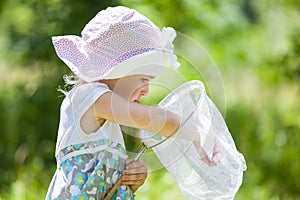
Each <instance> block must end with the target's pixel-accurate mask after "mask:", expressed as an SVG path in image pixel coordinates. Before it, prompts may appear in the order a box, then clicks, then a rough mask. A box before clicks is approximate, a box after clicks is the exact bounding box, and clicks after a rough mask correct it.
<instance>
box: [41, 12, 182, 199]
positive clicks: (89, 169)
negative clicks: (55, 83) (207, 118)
mask: <svg viewBox="0 0 300 200" xmlns="http://www.w3.org/2000/svg"><path fill="white" fill-rule="evenodd" d="M81 35H82V36H81V37H78V36H72V35H69V36H58V37H53V44H54V47H55V50H56V53H57V55H58V56H59V58H60V59H62V60H63V61H64V62H65V64H66V65H67V66H68V67H69V68H70V69H71V70H72V71H73V73H74V74H75V75H76V77H77V78H78V82H79V84H76V85H75V87H74V88H73V89H72V90H71V91H70V92H68V93H67V94H66V97H65V99H64V100H63V102H62V105H61V111H60V113H61V114H60V123H59V130H58V137H57V144H56V153H55V156H56V160H57V170H56V172H55V175H54V177H53V179H52V181H51V184H50V187H49V189H48V193H47V196H46V199H103V197H104V196H105V195H106V194H107V192H108V191H109V190H110V189H111V188H112V186H113V185H114V184H115V183H116V182H117V180H118V179H119V178H120V177H121V175H122V174H123V178H122V180H123V184H124V185H121V186H120V187H119V188H118V190H117V191H116V192H115V193H114V195H113V197H112V199H133V192H134V191H135V190H136V189H137V188H138V187H139V186H140V185H141V184H143V182H144V181H145V178H146V177H145V173H142V171H143V170H145V166H144V165H143V163H141V162H131V161H126V150H125V145H124V140H123V137H122V133H121V129H120V125H124V126H130V127H135V128H138V129H144V130H147V131H151V132H155V133H158V134H161V135H163V136H168V135H171V134H172V133H173V132H175V130H176V129H177V128H178V127H179V124H180V121H181V119H180V117H179V116H178V115H176V114H174V113H172V112H170V111H166V110H162V109H160V108H157V107H150V106H145V105H141V104H139V102H140V100H141V97H142V96H146V95H147V94H148V86H149V81H151V79H153V78H154V77H156V76H158V75H160V74H162V73H163V71H164V68H165V66H166V65H173V66H174V67H177V62H176V56H175V55H174V54H173V45H172V41H173V39H174V37H175V31H174V30H173V29H171V28H164V29H163V30H162V31H161V30H160V29H159V28H158V27H157V26H155V25H154V24H153V23H152V22H151V21H150V20H149V19H147V18H146V17H144V16H143V15H141V14H140V13H138V12H136V11H135V10H132V9H129V8H126V7H113V8H107V9H106V10H103V11H101V12H99V13H98V14H97V15H96V16H95V18H93V19H92V20H91V21H90V22H89V23H88V24H87V25H86V26H85V28H84V29H83V30H82V33H81Z"/></svg>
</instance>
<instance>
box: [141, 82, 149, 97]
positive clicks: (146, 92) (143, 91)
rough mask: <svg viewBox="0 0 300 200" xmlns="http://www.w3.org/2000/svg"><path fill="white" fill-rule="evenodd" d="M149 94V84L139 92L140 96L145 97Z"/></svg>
mask: <svg viewBox="0 0 300 200" xmlns="http://www.w3.org/2000/svg"><path fill="white" fill-rule="evenodd" d="M148 94H149V84H145V85H144V86H143V89H142V91H141V95H142V96H147V95H148Z"/></svg>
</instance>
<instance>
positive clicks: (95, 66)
mask: <svg viewBox="0 0 300 200" xmlns="http://www.w3.org/2000/svg"><path fill="white" fill-rule="evenodd" d="M175 37H176V32H175V30H174V29H173V28H170V27H168V28H163V29H162V30H160V29H159V28H158V27H157V26H156V25H155V24H153V23H152V22H151V21H150V20H149V19H148V18H146V17H145V16H143V15H142V14H140V13H139V12H137V11H135V10H133V9H130V8H127V7H124V6H118V7H108V8H107V9H105V10H102V11H100V12H99V13H98V14H97V15H96V16H95V17H94V18H93V19H92V20H91V21H90V22H88V24H86V26H85V27H84V29H83V30H82V32H81V37H79V36H75V35H66V36H55V37H52V42H53V45H54V48H55V51H56V53H57V55H58V57H59V58H60V59H61V60H62V61H63V62H64V63H65V64H66V65H67V66H68V67H69V68H70V69H71V70H72V71H73V73H74V74H75V75H77V76H78V77H79V78H80V79H82V80H84V81H86V82H93V81H97V80H101V79H114V78H120V77H123V76H128V75H136V74H141V75H149V76H154V77H155V76H158V75H161V74H162V73H163V71H164V69H165V66H167V65H170V66H172V67H174V68H175V69H176V68H177V67H178V66H179V63H178V62H177V57H176V55H175V54H174V46H173V44H172V42H173V40H174V38H175Z"/></svg>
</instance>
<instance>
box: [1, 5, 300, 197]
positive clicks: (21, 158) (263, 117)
mask: <svg viewBox="0 0 300 200" xmlns="http://www.w3.org/2000/svg"><path fill="white" fill-rule="evenodd" d="M116 5H125V6H129V7H131V8H134V9H136V10H138V11H139V12H141V13H142V14H144V15H146V16H147V17H149V18H150V19H151V20H152V21H153V22H154V23H155V24H157V25H158V26H159V27H163V26H171V27H174V28H175V29H176V30H177V31H179V32H181V33H184V34H186V35H188V36H190V37H191V38H193V39H194V40H195V41H197V42H198V43H199V44H201V45H202V46H203V47H204V48H205V50H206V51H207V52H208V54H209V55H210V56H211V59H212V60H213V61H214V62H215V64H216V66H218V70H219V72H220V75H221V77H222V79H223V84H224V85H223V86H224V88H225V94H226V96H225V97H226V98H225V104H226V107H225V110H226V116H225V113H224V112H223V114H224V117H225V119H226V122H227V124H228V127H229V129H230V131H231V133H232V136H233V138H234V140H235V142H236V145H237V147H238V149H239V150H240V151H241V152H242V153H243V154H244V156H245V158H246V161H247V166H248V169H247V171H246V172H245V174H244V181H243V184H242V186H241V188H240V190H239V192H238V193H237V195H236V198H235V199H242V200H244V199H262V200H265V199H266V200H269V199H271V200H279V199H283V200H289V199H300V102H299V101H300V100H299V99H300V95H299V94H300V2H299V1H298V0H285V1H283V0H272V1H271V0H265V1H259V0H226V1H218V0H202V1H200V0H184V1H180V0H172V1H171V0H160V1H153V0H119V1H117V0H98V1H97V0H88V1H83V0H82V1H74V0H72V1H71V0H65V1H62V0H43V1H38V0H1V1H0V70H1V71H0V122H1V126H0V160H1V161H0V177H1V178H0V199H14V200H15V199H44V197H45V194H46V191H47V187H48V185H49V183H50V180H51V178H52V175H53V173H54V171H55V168H56V164H55V159H54V150H55V142H56V131H57V127H58V120H59V107H60V103H61V101H62V99H63V97H62V95H61V94H60V93H59V92H58V91H57V88H58V86H59V85H63V79H62V76H63V74H66V73H69V71H68V69H67V67H66V66H65V65H64V64H63V63H62V62H61V61H60V60H59V59H58V58H57V56H56V54H55V52H54V49H53V47H52V44H51V36H53V35H66V34H75V35H80V32H81V30H82V28H83V26H84V25H85V24H86V23H87V22H88V21H89V20H90V19H91V18H92V17H94V16H95V14H96V13H97V12H98V11H100V10H101V9H103V8H106V7H107V6H116ZM191 70H192V69H191V68H190V67H189V65H188V64H185V62H183V65H182V66H181V68H180V69H179V72H180V73H181V74H183V76H184V77H185V79H186V80H191V79H201V76H200V75H199V76H198V75H195V74H193V73H190V72H191ZM219 98H221V97H219ZM213 100H214V101H216V102H219V101H220V99H218V96H217V95H216V96H214V98H213ZM222 101H223V100H222ZM136 198H137V199H145V200H146V199H166V198H167V199H180V197H179V191H178V189H177V187H176V185H175V183H174V180H173V178H172V177H171V175H170V174H168V173H167V172H166V171H165V170H158V171H155V172H151V173H150V174H149V177H148V179H147V182H146V183H145V184H144V185H143V187H142V188H140V190H139V191H138V192H137V194H136Z"/></svg>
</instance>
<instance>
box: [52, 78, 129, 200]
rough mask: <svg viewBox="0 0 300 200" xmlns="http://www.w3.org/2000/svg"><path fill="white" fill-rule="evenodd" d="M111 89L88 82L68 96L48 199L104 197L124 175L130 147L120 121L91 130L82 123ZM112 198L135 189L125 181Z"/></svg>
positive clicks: (126, 196)
mask: <svg viewBox="0 0 300 200" xmlns="http://www.w3.org/2000/svg"><path fill="white" fill-rule="evenodd" d="M108 91H109V89H108V88H107V86H106V85H104V84H101V83H87V84H83V85H80V86H77V87H75V88H74V89H73V90H71V91H70V92H69V93H68V95H67V96H66V98H65V99H64V101H63V103H62V106H61V115H60V125H59V130H58V138H57V144H56V160H57V169H56V172H55V174H54V177H53V179H52V181H51V183H50V186H49V189H48V193H47V196H46V199H47V200H50V199H51V200H52V199H60V200H61V199H63V200H65V199H70V200H73V199H74V200H75V199H76V200H77V199H78V200H79V199H80V200H85V199H91V200H92V199H94V200H97V199H103V198H104V197H105V195H106V194H107V193H108V192H109V190H110V189H111V188H112V187H113V185H114V184H115V183H116V182H117V180H118V179H119V178H120V177H121V172H122V170H123V169H124V168H125V163H126V150H125V147H124V141H123V138H122V133H121V130H120V127H119V125H118V124H115V123H112V122H109V121H106V122H105V123H104V124H103V125H102V127H101V128H100V129H99V130H98V131H96V132H94V133H91V134H85V133H84V132H83V131H82V129H81V127H80V126H79V124H80V118H81V116H82V115H83V114H84V113H85V112H86V111H87V109H88V108H90V106H91V105H93V103H94V102H95V101H96V100H97V99H98V98H99V97H100V96H101V95H102V94H104V93H105V92H108ZM74 108H76V109H74ZM112 199H115V200H127V199H128V200H130V199H134V198H133V194H132V191H131V189H130V188H129V187H128V186H125V185H121V186H120V187H119V188H118V190H117V191H116V192H115V193H114V194H113V196H112Z"/></svg>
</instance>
